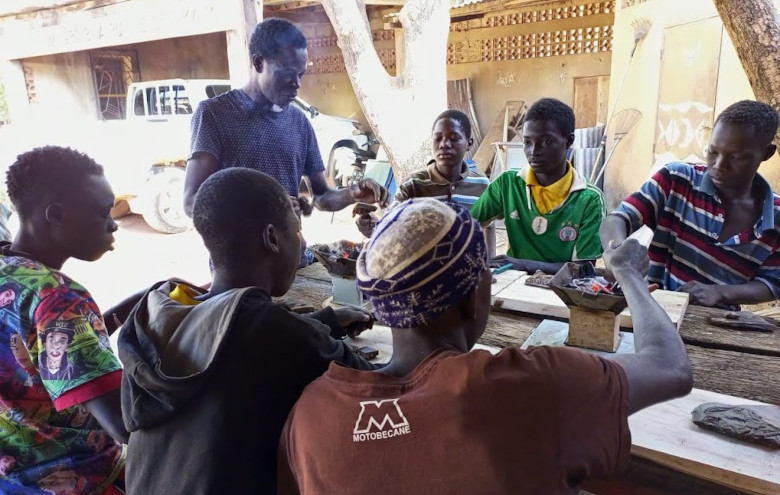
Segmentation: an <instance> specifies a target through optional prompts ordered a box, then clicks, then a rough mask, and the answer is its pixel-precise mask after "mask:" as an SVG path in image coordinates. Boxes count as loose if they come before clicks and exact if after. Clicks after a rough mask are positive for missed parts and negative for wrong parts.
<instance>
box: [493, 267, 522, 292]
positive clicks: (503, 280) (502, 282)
mask: <svg viewBox="0 0 780 495" xmlns="http://www.w3.org/2000/svg"><path fill="white" fill-rule="evenodd" d="M525 275H528V273H526V272H521V271H517V270H507V271H505V272H504V273H499V274H498V275H493V278H494V279H496V281H495V282H494V283H493V285H491V286H490V295H491V296H493V297H495V296H497V295H498V293H499V292H501V291H502V290H504V289H506V288H507V287H509V285H511V284H512V283H514V282H515V281H516V280H517V279H519V278H520V277H523V276H525Z"/></svg>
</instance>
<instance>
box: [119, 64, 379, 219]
mask: <svg viewBox="0 0 780 495" xmlns="http://www.w3.org/2000/svg"><path fill="white" fill-rule="evenodd" d="M228 90H230V81H226V80H206V79H189V80H185V79H172V80H165V81H147V82H141V83H133V84H131V85H130V87H129V88H128V92H127V103H126V112H127V117H126V120H127V121H130V122H143V123H145V124H146V127H147V131H146V132H145V133H144V134H145V139H144V140H143V141H141V142H139V143H138V145H139V146H142V147H144V148H146V150H142V151H141V152H142V153H143V152H147V153H148V152H151V155H149V156H148V158H145V159H144V161H143V162H142V163H146V164H149V165H150V166H149V169H148V172H149V173H148V175H147V179H146V182H145V184H144V185H143V187H142V188H141V189H140V190H138V191H136V193H135V194H132V193H131V194H130V196H131V197H130V198H128V199H129V204H130V209H131V210H132V211H134V212H137V213H141V214H142V215H143V216H144V219H145V220H146V222H147V223H148V224H149V225H150V226H152V227H153V228H155V229H156V230H159V231H161V232H180V231H182V230H185V229H186V228H188V226H189V220H188V219H187V217H186V216H185V215H184V211H183V208H182V192H183V185H184V167H185V165H186V158H187V155H188V153H189V148H190V135H189V131H190V120H191V117H192V113H193V111H194V110H195V109H196V108H197V106H198V105H199V104H200V103H201V102H202V101H203V100H206V99H208V98H213V97H214V96H217V95H220V94H222V93H224V92H226V91H228ZM293 106H294V107H295V108H297V109H299V110H300V111H302V112H303V113H304V114H305V115H306V116H307V118H308V119H309V120H310V122H311V124H312V127H314V132H315V134H316V135H317V142H318V144H319V148H320V154H321V155H322V158H323V161H324V163H325V165H326V167H327V171H328V174H327V175H328V177H329V179H330V180H331V183H333V184H335V185H342V183H346V182H347V180H348V177H349V176H350V175H351V174H352V173H353V171H352V170H351V165H352V163H353V162H355V156H356V155H360V157H361V158H363V159H366V158H373V157H374V156H375V155H376V148H377V147H378V144H377V141H376V140H375V139H374V137H373V136H372V135H371V133H370V132H369V131H367V130H366V129H365V128H364V127H363V125H362V124H361V123H360V122H357V121H356V120H351V119H345V118H340V117H333V116H330V115H325V114H321V113H320V112H319V111H318V110H317V109H316V108H315V107H313V106H311V105H309V104H308V103H306V102H305V101H303V100H302V99H300V98H298V99H296V100H295V101H294V102H293ZM156 127H157V128H158V130H159V132H152V133H149V132H148V130H149V129H154V128H156ZM118 189H119V190H121V187H119V188H118ZM117 196H119V194H117Z"/></svg>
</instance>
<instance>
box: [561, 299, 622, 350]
mask: <svg viewBox="0 0 780 495" xmlns="http://www.w3.org/2000/svg"><path fill="white" fill-rule="evenodd" d="M569 311H570V313H569V338H568V339H566V344H567V345H571V346H575V347H586V348H588V349H597V350H599V351H609V352H615V351H617V348H618V344H620V319H619V318H618V316H617V315H616V314H615V313H612V312H611V311H598V310H595V309H588V308H581V307H579V306H569Z"/></svg>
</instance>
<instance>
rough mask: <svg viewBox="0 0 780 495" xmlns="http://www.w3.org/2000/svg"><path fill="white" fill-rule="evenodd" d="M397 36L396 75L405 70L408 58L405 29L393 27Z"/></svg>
mask: <svg viewBox="0 0 780 495" xmlns="http://www.w3.org/2000/svg"><path fill="white" fill-rule="evenodd" d="M393 31H394V38H395V73H396V75H398V74H401V73H402V72H403V66H404V61H405V60H406V37H405V36H404V30H403V28H401V29H398V28H396V29H393Z"/></svg>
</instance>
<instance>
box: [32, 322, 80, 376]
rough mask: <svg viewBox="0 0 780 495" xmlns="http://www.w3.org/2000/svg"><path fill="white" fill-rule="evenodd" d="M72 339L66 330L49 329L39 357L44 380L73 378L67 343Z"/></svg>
mask: <svg viewBox="0 0 780 495" xmlns="http://www.w3.org/2000/svg"><path fill="white" fill-rule="evenodd" d="M71 340H72V337H71V334H70V333H69V332H67V331H66V330H64V329H63V330H62V331H60V330H58V329H54V330H49V331H47V332H46V336H45V340H44V342H43V351H44V352H43V354H42V355H41V357H40V360H41V363H40V364H41V366H40V373H41V378H43V379H44V380H67V379H70V378H73V376H72V375H73V367H72V366H71V364H70V362H69V360H68V345H69V344H70V342H71Z"/></svg>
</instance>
